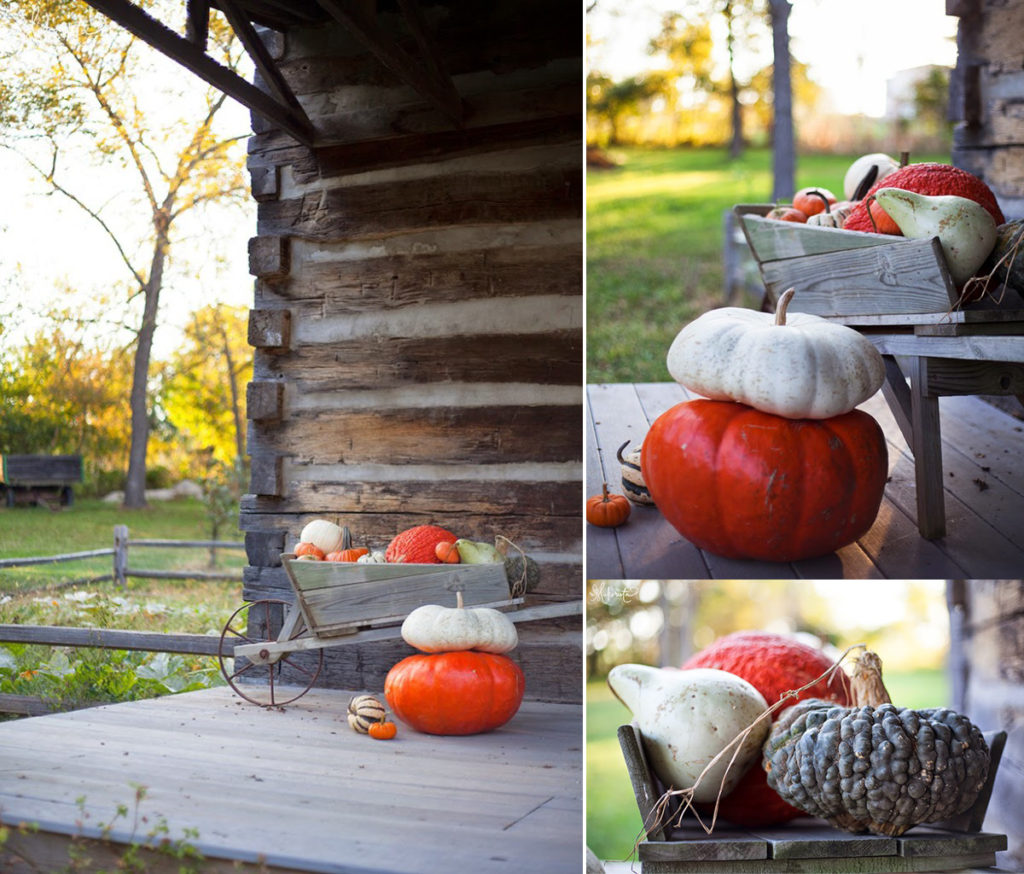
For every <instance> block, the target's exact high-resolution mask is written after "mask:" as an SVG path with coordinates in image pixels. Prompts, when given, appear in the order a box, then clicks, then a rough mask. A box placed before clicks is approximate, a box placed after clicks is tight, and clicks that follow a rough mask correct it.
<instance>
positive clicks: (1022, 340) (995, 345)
mask: <svg viewBox="0 0 1024 874" xmlns="http://www.w3.org/2000/svg"><path fill="white" fill-rule="evenodd" d="M866 336H867V338H868V339H869V340H870V341H871V342H872V343H874V344H875V347H876V348H877V349H878V351H879V352H881V353H882V354H883V355H896V356H900V355H906V356H917V355H919V356H924V357H927V358H953V359H967V360H969V361H1012V362H1018V363H1019V362H1022V361H1024V336H1002V335H996V336H980V335H973V334H972V335H966V336H959V337H916V336H913V335H909V334H877V333H871V334H867V335H866Z"/></svg>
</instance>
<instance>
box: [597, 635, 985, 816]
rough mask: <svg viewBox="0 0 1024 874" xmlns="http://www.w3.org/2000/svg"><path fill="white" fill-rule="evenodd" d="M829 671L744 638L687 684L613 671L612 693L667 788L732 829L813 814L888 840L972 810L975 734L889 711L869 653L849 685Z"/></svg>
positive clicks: (679, 676)
mask: <svg viewBox="0 0 1024 874" xmlns="http://www.w3.org/2000/svg"><path fill="white" fill-rule="evenodd" d="M830 667H831V662H830V660H829V659H828V658H827V657H826V656H825V655H823V654H822V653H821V652H819V651H817V650H815V649H812V648H811V647H808V646H806V645H804V644H801V643H799V642H796V641H793V640H791V639H789V638H786V637H784V636H781V635H774V634H768V633H763V632H739V633H736V634H731V635H727V636H725V637H723V638H721V639H719V640H718V641H716V642H715V643H714V644H712V646H710V647H708V648H707V649H706V650H704V651H703V652H701V653H698V654H697V655H696V656H695V657H694V658H692V659H690V660H689V661H687V662H686V664H684V665H683V670H677V669H659V668H650V667H646V666H643V665H620V666H618V667H616V668H613V669H612V671H611V672H610V673H609V676H608V682H609V685H610V686H611V687H612V690H613V691H614V692H615V694H616V695H617V696H618V697H619V698H620V699H621V700H622V701H623V703H624V704H626V706H627V707H629V709H630V710H631V711H632V713H633V716H634V722H635V723H636V725H637V728H639V730H640V733H641V737H642V739H643V743H644V747H645V750H646V752H647V755H648V759H649V761H650V763H651V768H652V770H653V771H654V773H655V774H656V775H657V776H658V778H659V779H660V780H661V782H662V783H663V784H664V786H665V787H666V788H672V789H676V790H690V791H691V792H692V800H693V802H694V804H695V806H696V807H698V809H700V808H702V807H703V806H704V805H708V806H710V805H713V803H714V802H715V801H716V799H718V798H719V793H720V792H721V800H720V808H719V815H720V816H722V817H723V818H725V819H728V820H730V821H732V822H734V823H736V824H739V825H743V826H748V827H761V826H766V825H772V824H779V823H783V822H786V821H787V820H790V819H793V818H794V817H797V816H801V815H806V814H810V815H812V816H817V817H821V818H823V819H827V820H828V821H830V822H831V823H833V824H834V825H836V826H837V827H839V828H842V829H844V830H847V831H851V832H865V831H870V832H874V833H876V834H884V835H889V836H893V835H899V834H902V833H903V832H905V831H906V830H907V829H909V828H911V827H913V826H915V825H918V824H922V823H929V822H937V821H942V820H945V819H949V818H952V817H954V816H956V815H957V814H959V813H961V812H963V811H964V810H966V809H968V808H969V807H970V806H971V805H972V804H973V803H974V802H975V800H976V799H977V797H978V795H979V793H980V792H981V791H982V789H983V787H984V785H985V782H986V780H987V778H988V771H989V764H990V754H989V750H988V746H987V744H986V742H985V739H984V737H983V736H982V734H981V732H980V730H979V729H978V728H977V726H975V725H973V724H972V723H971V722H970V720H969V719H967V717H965V716H963V715H962V714H959V713H956V712H954V711H952V710H949V709H947V708H935V709H923V710H913V709H909V708H902V707H897V706H895V705H893V704H892V703H891V702H890V700H889V695H888V692H886V690H885V686H884V684H883V683H882V676H881V661H880V660H879V658H878V656H877V655H875V654H874V653H865V654H864V655H862V656H861V657H860V658H859V659H858V660H857V663H856V666H855V668H854V674H853V678H852V681H851V680H850V678H848V677H847V675H846V674H845V673H843V672H840V671H837V672H836V673H835V674H834V675H832V677H831V678H829V677H828V671H829V668H830ZM819 678H820V679H819ZM816 680H817V682H815V681H816ZM805 686H806V687H808V688H806V689H805V688H803V687H805ZM780 701H784V702H787V703H785V704H784V705H783V706H782V707H780V708H779V709H777V710H776V711H774V713H772V714H771V718H770V719H769V718H767V717H765V716H764V714H765V710H766V708H767V706H768V705H775V704H776V703H778V702H780ZM744 732H745V735H744V737H743V739H742V741H740V735H741V734H743V733H744ZM737 746H738V749H734V747H737ZM720 754H721V758H720V759H719V762H718V763H717V765H715V766H712V767H710V768H709V765H710V763H711V762H712V760H713V759H714V758H715V756H718V755H720ZM704 809H705V810H707V809H708V808H707V807H704Z"/></svg>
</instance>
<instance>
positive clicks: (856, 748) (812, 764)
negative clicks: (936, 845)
mask: <svg viewBox="0 0 1024 874" xmlns="http://www.w3.org/2000/svg"><path fill="white" fill-rule="evenodd" d="M853 693H854V706H853V707H838V706H836V705H835V704H834V703H832V702H830V701H819V700H816V699H810V700H807V701H801V702H800V703H799V704H796V705H794V706H793V707H790V708H789V709H788V710H786V711H785V712H784V713H783V715H782V716H781V717H779V719H778V721H777V722H776V723H775V725H774V726H773V727H772V730H771V733H770V734H769V736H768V740H767V741H765V745H764V768H765V771H766V772H767V774H768V783H769V785H770V786H772V788H774V789H775V791H777V792H778V793H779V795H781V796H782V797H783V798H784V799H785V800H786V801H788V802H789V803H790V804H792V805H794V806H795V807H799V808H800V809H801V810H803V811H805V812H806V813H809V814H811V815H812V816H818V817H821V818H822V819H826V820H828V821H829V822H831V823H832V824H833V825H835V826H837V827H838V828H841V829H844V830H846V831H850V832H855V833H859V832H873V833H874V834H880V835H889V836H897V835H901V834H903V833H904V832H905V831H906V830H907V829H909V828H912V827H913V826H915V825H919V824H922V823H928V822H941V821H943V820H946V819H950V818H951V817H954V816H956V815H957V814H958V813H962V812H963V811H964V810H967V809H968V808H969V807H970V806H971V805H972V804H973V803H974V801H975V799H976V798H977V797H978V793H979V792H980V791H981V789H982V787H983V786H984V785H985V780H986V778H987V777H988V769H989V759H990V756H989V750H988V745H987V744H986V743H985V738H984V737H983V736H982V734H981V731H980V730H979V729H978V727H977V726H975V725H974V724H973V723H972V722H971V721H970V720H969V719H968V718H967V717H966V716H963V715H961V714H959V713H956V712H954V711H952V710H948V709H946V708H937V709H934V710H912V709H910V708H906V707H895V706H894V705H893V704H892V703H890V702H889V695H888V693H887V692H886V690H885V686H884V685H883V683H882V663H881V661H880V660H879V658H878V656H877V655H875V654H874V653H865V654H864V655H863V656H861V657H860V659H858V661H857V667H856V669H855V672H854V678H853Z"/></svg>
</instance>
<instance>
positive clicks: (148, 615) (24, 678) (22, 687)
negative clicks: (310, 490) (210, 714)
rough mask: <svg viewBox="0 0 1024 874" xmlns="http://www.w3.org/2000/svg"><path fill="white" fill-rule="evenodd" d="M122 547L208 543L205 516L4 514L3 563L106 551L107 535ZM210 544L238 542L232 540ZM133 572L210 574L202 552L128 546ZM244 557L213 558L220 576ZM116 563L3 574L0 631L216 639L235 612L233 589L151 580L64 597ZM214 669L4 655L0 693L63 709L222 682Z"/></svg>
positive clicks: (185, 512) (26, 652) (76, 654)
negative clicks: (74, 629)
mask: <svg viewBox="0 0 1024 874" xmlns="http://www.w3.org/2000/svg"><path fill="white" fill-rule="evenodd" d="M119 524H123V525H127V526H128V530H129V536H130V538H135V539H159V540H206V539H209V538H210V534H209V528H208V523H207V521H206V515H205V510H204V508H203V505H202V504H201V503H200V502H199V501H196V500H177V501H168V502H161V503H154V504H152V505H151V506H150V507H149V508H148V509H146V510H124V509H122V508H121V507H119V506H117V505H111V504H105V503H103V502H102V501H89V500H82V501H78V502H76V503H75V505H74V506H72V507H68V508H64V509H61V510H59V511H51V510H48V509H44V508H40V507H14V508H9V509H8V508H4V509H0V558H13V557H22V556H44V555H56V554H59V553H69V552H80V551H85V550H90V549H101V548H105V547H109V546H111V545H112V544H113V529H114V526H115V525H119ZM218 539H221V540H233V541H240V540H241V535H240V534H239V532H237V531H234V532H230V533H227V534H223V533H222V534H221V535H220V536H219V538H218ZM128 556H129V567H135V568H139V569H154V570H157V569H159V570H166V569H171V568H173V569H188V570H208V569H209V558H210V556H209V551H208V550H207V549H205V548H197V549H191V548H189V549H181V548H170V549H167V548H159V547H153V548H151V547H130V548H129V551H128ZM245 563H246V558H245V552H244V550H226V549H220V550H217V562H216V567H217V568H218V569H221V570H223V569H227V568H234V569H240V568H241V567H243V566H244V565H245ZM111 568H112V558H111V557H110V556H103V557H97V558H91V559H84V560H78V561H74V562H68V563H61V564H51V565H38V566H31V567H23V568H5V569H2V570H0V623H3V624H19V625H67V626H78V627H96V628H118V629H126V630H136V631H146V632H187V633H192V634H219V633H220V631H221V629H222V628H223V626H224V624H225V622H226V621H227V619H228V617H229V616H230V615H231V613H232V612H234V610H235V609H236V608H237V607H239V606H240V605H241V603H242V583H241V578H240V577H241V573H240V570H239V579H238V580H229V581H223V582H221V581H215V582H209V581H196V580H187V579H185V580H149V579H144V578H140V577H135V578H133V577H129V579H128V582H127V584H126V585H125V586H124V587H120V586H117V585H115V584H114V583H113V582H100V583H92V584H88V585H78V586H73V587H71V586H68V587H62V586H61V583H65V582H67V581H68V580H74V579H82V578H88V577H94V576H98V575H100V574H105V573H110V571H111ZM222 682H223V680H222V679H221V677H220V669H219V666H218V665H217V662H216V659H213V658H208V657H199V656H182V655H167V654H160V653H148V652H135V651H132V652H126V651H121V650H100V649H89V648H76V647H55V648H51V647H43V646H27V645H21V644H0V692H8V693H13V694H18V695H30V696H34V697H39V698H43V699H44V700H46V701H49V702H50V703H51V704H53V705H54V706H56V707H59V708H61V709H64V708H73V707H79V706H85V705H87V704H92V703H98V702H105V701H123V700H133V699H137V698H144V697H151V696H153V695H162V694H167V693H168V692H179V691H186V690H190V689H197V688H204V687H206V686H210V685H216V684H220V683H222Z"/></svg>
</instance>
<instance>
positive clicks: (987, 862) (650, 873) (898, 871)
mask: <svg viewBox="0 0 1024 874" xmlns="http://www.w3.org/2000/svg"><path fill="white" fill-rule="evenodd" d="M993 865H995V854H994V853H979V854H972V855H963V856H958V857H955V858H953V859H950V858H949V857H948V856H940V857H934V856H921V857H915V858H912V859H905V858H903V857H901V856H864V857H861V858H859V859H857V858H851V859H838V860H829V862H828V869H827V870H828V871H829V874H903V872H909V871H927V872H937V871H959V872H961V874H962V872H963V871H964V870H965V869H969V868H989V867H991V866H993ZM776 871H778V872H786V874H821V871H822V860H821V859H780V860H778V861H775V860H766V861H763V862H758V861H750V862H747V861H728V862H716V861H686V862H646V863H645V864H644V874H720V872H721V874H725V872H729V874H771V872H776Z"/></svg>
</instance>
